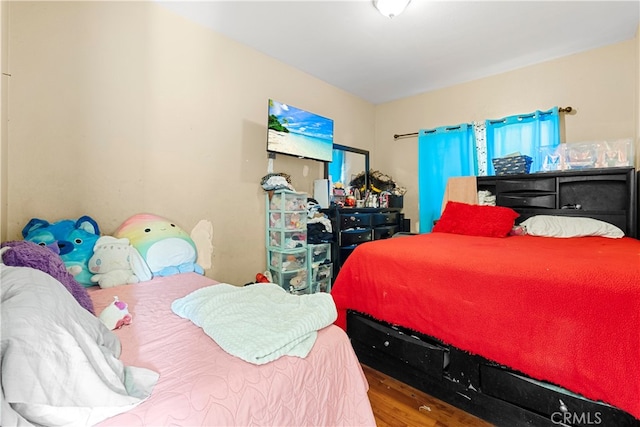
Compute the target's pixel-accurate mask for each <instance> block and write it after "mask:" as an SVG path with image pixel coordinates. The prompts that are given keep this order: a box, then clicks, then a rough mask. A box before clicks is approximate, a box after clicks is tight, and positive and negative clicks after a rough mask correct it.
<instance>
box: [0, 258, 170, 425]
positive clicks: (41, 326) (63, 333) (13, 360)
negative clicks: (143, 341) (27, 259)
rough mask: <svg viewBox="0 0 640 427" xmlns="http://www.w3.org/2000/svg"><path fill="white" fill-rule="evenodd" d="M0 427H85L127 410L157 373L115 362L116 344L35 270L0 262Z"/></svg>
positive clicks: (148, 389) (99, 324)
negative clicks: (28, 426) (0, 368)
mask: <svg viewBox="0 0 640 427" xmlns="http://www.w3.org/2000/svg"><path fill="white" fill-rule="evenodd" d="M0 286H1V289H2V393H1V394H0V404H1V411H2V423H1V425H3V426H23V425H46V426H86V425H92V424H95V423H97V422H99V421H102V420H104V419H106V418H108V417H111V416H113V415H116V414H119V413H121V412H124V411H127V410H129V409H131V408H133V407H135V406H136V405H138V404H139V403H140V402H142V401H144V400H145V399H146V398H147V397H148V396H149V395H150V394H151V390H152V389H153V387H154V386H155V384H156V382H157V380H158V374H157V373H155V372H153V371H150V370H148V369H143V368H135V367H127V366H124V365H123V364H122V362H120V360H118V356H119V355H120V341H119V340H118V338H117V337H116V335H115V334H113V333H112V332H111V331H109V330H108V329H107V328H106V327H105V326H104V325H103V324H102V322H100V320H98V318H97V317H95V316H94V315H92V314H91V313H89V312H88V311H87V310H85V309H84V308H82V307H81V306H80V304H78V302H77V301H76V300H75V299H74V298H73V297H72V296H71V294H70V293H69V292H68V291H67V290H66V289H65V287H64V286H63V285H62V284H61V283H60V282H58V281H57V280H55V279H54V278H53V277H51V276H49V275H48V274H46V273H43V272H42V271H39V270H35V269H32V268H27V267H7V266H5V265H2V264H0Z"/></svg>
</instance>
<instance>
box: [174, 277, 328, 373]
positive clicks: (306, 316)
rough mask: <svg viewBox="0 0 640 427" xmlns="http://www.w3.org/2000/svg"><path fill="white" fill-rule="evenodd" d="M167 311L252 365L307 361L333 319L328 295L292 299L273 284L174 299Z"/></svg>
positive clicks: (229, 287) (214, 289)
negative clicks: (288, 359) (295, 358)
mask: <svg viewBox="0 0 640 427" xmlns="http://www.w3.org/2000/svg"><path fill="white" fill-rule="evenodd" d="M171 309H172V310H173V312H174V313H175V314H177V315H178V316H180V317H183V318H185V319H189V320H191V321H192V322H193V323H194V324H195V325H197V326H199V327H201V328H202V329H203V330H204V332H205V333H206V334H207V335H209V336H210V337H211V338H213V340H214V341H215V342H216V343H217V344H218V345H219V346H220V347H221V348H222V349H223V350H224V351H226V352H227V353H229V354H231V355H233V356H236V357H239V358H241V359H242V360H245V361H247V362H250V363H254V364H256V365H262V364H264V363H268V362H271V361H273V360H276V359H278V358H279V357H281V356H284V355H288V356H298V357H306V356H307V355H308V354H309V352H310V351H311V348H312V347H313V344H314V343H315V341H316V337H317V331H318V330H320V329H322V328H324V327H326V326H329V325H330V324H332V323H333V322H334V321H335V320H336V318H337V311H336V307H335V303H334V302H333V298H332V297H331V295H330V294H328V293H316V294H310V295H292V294H290V293H288V292H287V291H285V290H284V289H283V288H281V287H280V286H278V285H276V284H273V283H259V284H254V285H251V286H244V287H238V286H233V285H229V284H226V283H221V284H217V285H212V286H208V287H205V288H202V289H198V290H197V291H194V292H192V293H190V294H189V295H187V296H185V297H183V298H179V299H177V300H175V301H174V302H173V303H172V304H171Z"/></svg>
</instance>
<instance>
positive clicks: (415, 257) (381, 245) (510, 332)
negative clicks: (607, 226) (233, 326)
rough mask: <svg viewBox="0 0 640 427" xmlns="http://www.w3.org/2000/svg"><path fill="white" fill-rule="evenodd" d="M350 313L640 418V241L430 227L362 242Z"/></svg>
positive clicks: (339, 284) (353, 262)
mask: <svg viewBox="0 0 640 427" xmlns="http://www.w3.org/2000/svg"><path fill="white" fill-rule="evenodd" d="M331 294H332V296H333V298H334V300H335V302H336V306H337V308H338V322H337V323H338V324H340V325H341V326H344V325H345V317H344V314H345V310H346V309H353V310H357V311H360V312H363V313H368V314H370V315H372V316H373V317H375V318H377V319H380V320H384V321H387V322H390V323H395V324H398V325H403V326H406V327H408V328H410V329H413V330H416V331H418V332H423V333H425V334H427V335H430V336H433V337H436V338H439V339H440V340H442V341H444V342H446V343H448V344H452V345H454V346H456V347H458V348H461V349H463V350H467V351H470V352H472V353H475V354H479V355H481V356H484V357H486V358H489V359H491V360H495V361H497V362H499V363H501V364H504V365H507V366H510V367H511V368H514V369H516V370H519V371H522V372H524V373H526V374H528V375H530V376H532V377H533V378H537V379H541V380H546V381H549V382H552V383H555V384H558V385H560V386H562V387H565V388H567V389H569V390H571V391H574V392H576V393H579V394H582V395H583V396H586V397H588V398H591V399H594V400H602V401H604V402H607V403H610V404H612V405H614V406H617V407H619V408H621V409H623V410H625V411H627V412H629V413H631V414H632V415H634V416H635V417H636V418H639V419H640V363H639V361H640V241H638V240H635V239H631V238H628V237H625V238H622V239H607V238H604V237H580V238H571V239H554V238H545V237H533V236H514V237H507V238H492V237H474V236H462V235H455V234H447V233H430V234H423V235H419V236H410V237H403V238H396V239H387V240H380V241H375V242H369V243H365V244H363V245H360V246H358V247H357V248H356V249H355V251H354V252H353V253H352V254H351V255H350V256H349V258H348V259H347V261H346V262H345V264H344V266H343V267H342V268H341V269H340V273H339V275H338V277H337V279H336V282H335V284H334V286H333V288H332V290H331Z"/></svg>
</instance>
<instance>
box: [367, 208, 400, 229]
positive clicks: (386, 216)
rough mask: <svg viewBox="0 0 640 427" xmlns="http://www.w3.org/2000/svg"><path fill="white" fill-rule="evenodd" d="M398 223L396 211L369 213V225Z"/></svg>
mask: <svg viewBox="0 0 640 427" xmlns="http://www.w3.org/2000/svg"><path fill="white" fill-rule="evenodd" d="M397 223H398V212H380V213H374V214H371V225H372V226H374V227H377V226H379V225H393V224H397Z"/></svg>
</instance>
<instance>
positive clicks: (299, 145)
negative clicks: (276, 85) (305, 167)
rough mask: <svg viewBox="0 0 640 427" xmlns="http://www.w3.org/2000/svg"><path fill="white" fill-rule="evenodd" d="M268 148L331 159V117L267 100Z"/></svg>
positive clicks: (320, 158)
mask: <svg viewBox="0 0 640 427" xmlns="http://www.w3.org/2000/svg"><path fill="white" fill-rule="evenodd" d="M268 129H269V130H268V135H267V151H273V152H277V153H284V154H290V155H292V156H298V157H306V158H308V159H315V160H321V161H326V162H330V161H331V157H332V154H333V120H331V119H327V118H326V117H322V116H318V115H317V114H313V113H310V112H308V111H304V110H301V109H299V108H296V107H292V106H291V105H287V104H282V103H280V102H277V101H274V100H272V99H270V100H269V126H268Z"/></svg>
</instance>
